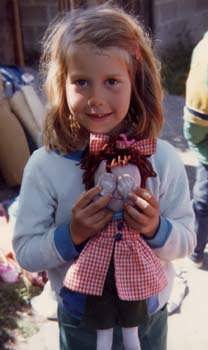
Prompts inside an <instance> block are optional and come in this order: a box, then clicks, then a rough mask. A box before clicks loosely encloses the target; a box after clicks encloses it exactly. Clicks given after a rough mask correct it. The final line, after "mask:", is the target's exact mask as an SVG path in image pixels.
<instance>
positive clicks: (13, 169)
mask: <svg viewBox="0 0 208 350" xmlns="http://www.w3.org/2000/svg"><path fill="white" fill-rule="evenodd" d="M44 115H45V109H44V107H43V104H42V102H41V100H40V98H39V96H38V95H37V93H36V91H35V90H34V88H33V86H32V85H29V84H28V85H27V84H25V85H22V86H21V87H20V88H19V89H18V90H16V91H15V92H14V93H13V94H12V96H10V97H7V96H5V86H4V80H3V77H2V76H1V75H0V172H1V174H2V176H3V178H4V180H5V182H6V184H7V185H8V186H9V187H14V186H19V185H20V184H21V180H22V175H23V169H24V167H25V164H26V162H27V160H28V158H29V156H30V154H31V147H30V143H29V141H28V140H29V139H31V140H32V143H33V148H38V147H40V146H41V144H42V127H43V121H44Z"/></svg>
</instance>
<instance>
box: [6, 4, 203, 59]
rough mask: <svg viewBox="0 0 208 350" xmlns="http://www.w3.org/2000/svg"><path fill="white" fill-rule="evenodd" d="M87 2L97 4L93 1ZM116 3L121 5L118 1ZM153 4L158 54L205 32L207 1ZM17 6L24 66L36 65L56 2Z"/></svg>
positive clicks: (192, 43) (56, 5)
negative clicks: (24, 60)
mask: <svg viewBox="0 0 208 350" xmlns="http://www.w3.org/2000/svg"><path fill="white" fill-rule="evenodd" d="M88 1H89V2H91V3H95V2H96V0H88ZM122 1H123V0H122ZM133 1H134V2H135V6H137V7H139V5H138V4H139V2H138V1H139V0H129V3H131V4H132V3H133ZM140 1H141V0H140ZM142 1H146V0H142ZM100 2H103V1H101V0H100ZM118 2H120V3H121V0H119V1H118ZM0 3H1V5H2V4H5V3H7V1H6V0H1V1H0ZM152 3H153V20H154V36H155V39H156V45H157V47H159V48H160V49H161V50H163V49H164V48H166V47H167V46H170V45H175V43H176V42H177V41H179V40H180V41H181V40H183V41H186V42H187V41H190V43H191V45H192V46H193V45H194V44H195V43H196V42H197V41H198V40H199V39H200V37H201V36H202V34H203V33H204V32H205V31H206V30H208V0H152ZM19 4H20V16H21V23H22V32H23V43H24V52H25V57H26V63H27V64H33V63H34V61H38V57H39V52H40V41H41V38H42V36H43V33H44V31H45V29H46V27H47V25H48V23H49V22H50V21H51V20H52V19H53V18H54V17H55V16H56V15H57V14H58V1H57V0H19ZM140 4H141V3H140ZM0 10H1V8H0ZM1 13H2V12H1V11H0V14H1ZM2 16H3V17H4V21H3V19H2V18H1V17H2ZM0 19H1V21H3V23H4V22H5V21H6V19H5V15H3V13H2V15H1V16H0ZM1 23H2V22H1ZM2 35H3V36H4V41H5V39H6V41H7V39H8V35H9V34H8V30H6V29H5V26H4V25H3V31H1V33H0V38H1V36H2ZM10 36H11V35H10ZM1 42H2V41H1ZM0 54H1V53H0ZM4 54H5V52H4ZM10 57H12V53H10ZM6 63H7V62H6Z"/></svg>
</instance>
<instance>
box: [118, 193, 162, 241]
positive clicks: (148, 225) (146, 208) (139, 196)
mask: <svg viewBox="0 0 208 350" xmlns="http://www.w3.org/2000/svg"><path fill="white" fill-rule="evenodd" d="M124 220H125V221H126V223H127V225H128V226H129V227H131V228H132V229H134V230H137V231H139V232H140V233H142V234H143V235H144V236H146V237H148V238H151V237H152V236H153V235H154V234H155V232H156V230H157V228H158V226H159V222H160V214H159V204H158V202H157V201H156V199H155V198H154V196H153V195H152V194H151V193H150V192H149V191H147V190H146V189H144V188H139V189H137V190H135V191H134V192H133V193H131V194H130V195H129V201H128V202H127V203H126V204H125V205H124Z"/></svg>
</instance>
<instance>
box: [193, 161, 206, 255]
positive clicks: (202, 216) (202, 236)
mask: <svg viewBox="0 0 208 350" xmlns="http://www.w3.org/2000/svg"><path fill="white" fill-rule="evenodd" d="M193 208H194V212H195V218H196V233H197V245H196V247H195V253H197V254H199V255H202V254H203V252H204V249H205V246H206V243H207V240H208V165H206V164H200V165H199V166H198V167H197V173H196V182H195V184H194V189H193Z"/></svg>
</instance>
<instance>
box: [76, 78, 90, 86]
mask: <svg viewBox="0 0 208 350" xmlns="http://www.w3.org/2000/svg"><path fill="white" fill-rule="evenodd" d="M75 85H77V86H79V87H86V86H87V85H88V81H87V80H85V79H78V80H76V81H75Z"/></svg>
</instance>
